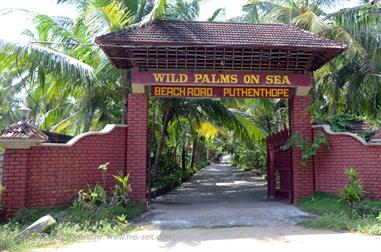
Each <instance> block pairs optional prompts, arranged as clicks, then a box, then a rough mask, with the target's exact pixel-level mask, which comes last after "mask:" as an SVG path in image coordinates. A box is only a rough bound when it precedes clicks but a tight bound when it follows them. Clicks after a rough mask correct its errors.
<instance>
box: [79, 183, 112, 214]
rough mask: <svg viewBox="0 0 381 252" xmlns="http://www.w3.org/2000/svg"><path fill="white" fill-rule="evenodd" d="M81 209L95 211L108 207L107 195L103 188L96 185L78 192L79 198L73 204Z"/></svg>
mask: <svg viewBox="0 0 381 252" xmlns="http://www.w3.org/2000/svg"><path fill="white" fill-rule="evenodd" d="M73 205H74V206H77V207H79V208H81V209H94V208H99V207H102V206H106V205H107V193H106V191H105V189H103V187H102V186H100V185H98V184H96V185H95V186H94V187H92V186H88V187H87V188H86V189H85V190H80V191H79V192H78V198H77V199H76V200H75V201H74V203H73Z"/></svg>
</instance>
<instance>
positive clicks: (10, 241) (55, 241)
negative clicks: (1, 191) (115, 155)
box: [0, 202, 145, 251]
mask: <svg viewBox="0 0 381 252" xmlns="http://www.w3.org/2000/svg"><path fill="white" fill-rule="evenodd" d="M144 210H145V206H144V204H140V203H135V202H129V203H128V204H127V205H126V206H121V205H118V206H115V205H108V206H106V207H104V208H99V209H96V210H95V211H94V210H93V209H81V208H79V207H76V206H72V207H70V208H53V209H20V210H19V211H18V212H17V213H16V216H15V217H14V218H13V219H12V220H11V221H10V222H8V223H5V224H0V251H3V250H5V251H24V250H30V249H31V248H41V247H44V246H62V245H64V244H66V243H70V242H74V241H78V240H88V239H96V238H98V237H99V238H101V237H116V236H120V235H123V234H126V233H127V232H128V231H131V230H133V229H134V228H135V226H134V225H131V224H130V223H129V222H130V220H132V219H135V218H136V217H138V216H139V215H140V214H141V213H142V212H144ZM46 214H51V215H52V216H53V218H54V219H56V220H57V225H55V226H54V227H53V228H52V229H51V230H50V232H49V233H43V234H36V235H34V236H33V237H31V239H27V240H24V241H21V242H20V241H19V240H18V239H17V235H18V234H19V232H20V231H21V230H23V229H24V228H25V227H27V226H29V225H30V224H31V223H33V222H34V221H36V220H37V219H39V218H40V217H42V216H44V215H46Z"/></svg>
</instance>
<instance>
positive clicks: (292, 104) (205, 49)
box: [95, 20, 346, 201]
mask: <svg viewBox="0 0 381 252" xmlns="http://www.w3.org/2000/svg"><path fill="white" fill-rule="evenodd" d="M95 42H96V43H97V44H98V45H99V46H100V48H101V49H102V50H103V51H104V52H105V54H106V55H107V57H108V58H109V59H110V61H111V62H112V63H113V65H114V66H115V67H116V68H119V69H125V70H126V69H128V73H130V74H131V75H130V76H131V88H130V89H129V88H126V89H128V91H129V94H128V110H127V111H128V114H127V121H128V131H127V132H128V137H127V146H126V152H127V156H126V157H127V162H126V167H127V168H126V171H127V172H130V173H131V176H130V181H131V187H132V192H131V194H130V198H131V199H133V200H141V201H144V200H146V199H147V187H148V186H149V185H148V183H149V182H148V181H149V180H148V179H147V173H146V170H147V155H148V148H147V140H148V131H147V127H148V123H147V121H148V96H155V97H162V98H185V97H195V98H212V99H213V98H272V99H288V100H289V111H290V113H289V116H290V123H289V125H290V129H291V130H290V132H283V133H278V134H276V135H274V136H270V137H269V160H268V162H269V167H270V170H269V175H270V176H269V195H270V196H272V197H274V198H285V199H288V200H289V201H293V200H294V201H295V200H298V199H300V198H302V197H304V196H307V195H309V194H311V193H313V190H314V189H313V167H312V164H307V165H306V167H303V166H302V164H301V163H300V155H301V152H300V151H299V150H297V149H293V150H290V151H282V150H281V149H280V146H281V145H282V144H283V143H284V141H286V138H287V137H288V136H289V135H290V134H294V133H296V132H298V133H299V134H301V135H303V137H304V139H306V140H312V133H311V117H310V115H309V113H308V111H307V110H306V108H307V107H308V106H309V105H310V102H311V98H310V96H309V95H308V93H309V90H310V88H311V84H312V73H313V71H315V70H317V69H319V68H320V67H321V66H323V65H324V64H325V63H327V62H328V61H330V60H331V59H333V58H334V57H336V56H337V55H338V54H340V53H341V52H343V51H344V50H345V49H346V46H345V45H342V44H339V43H336V42H335V41H332V40H329V39H325V38H322V37H319V36H316V35H314V34H312V33H310V32H306V31H303V30H301V29H298V28H296V27H293V26H289V25H279V24H277V25H272V24H239V23H218V22H216V23H212V22H187V21H169V20H167V21H165V20H161V21H154V22H150V23H147V24H144V25H141V26H134V27H130V28H127V29H124V30H121V31H119V32H114V33H109V34H106V35H103V36H100V37H97V38H96V41H95ZM126 92H127V91H126ZM125 123H127V122H125ZM291 151H292V153H291ZM291 155H292V158H291ZM291 167H292V169H291ZM291 171H292V172H291Z"/></svg>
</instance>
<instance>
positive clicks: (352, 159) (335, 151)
mask: <svg viewBox="0 0 381 252" xmlns="http://www.w3.org/2000/svg"><path fill="white" fill-rule="evenodd" d="M319 132H323V133H325V131H324V130H323V129H322V128H315V129H314V135H315V136H317V135H318V134H319ZM325 135H326V137H327V139H328V140H329V141H330V144H331V147H330V150H328V148H327V147H322V148H321V149H320V150H319V151H318V153H317V155H316V156H315V173H316V177H315V180H316V191H322V192H331V193H340V192H341V190H342V188H343V187H344V186H345V185H346V184H347V183H348V180H347V178H346V176H345V175H344V171H345V169H346V168H348V167H355V168H356V169H357V170H358V172H359V175H360V179H361V180H362V181H363V183H364V187H365V190H366V192H367V194H368V196H369V197H373V198H381V146H380V145H363V144H362V143H361V142H360V141H359V140H357V139H355V138H353V137H351V136H347V135H329V134H326V133H325Z"/></svg>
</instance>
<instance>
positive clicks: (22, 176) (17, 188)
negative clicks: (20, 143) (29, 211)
mask: <svg viewBox="0 0 381 252" xmlns="http://www.w3.org/2000/svg"><path fill="white" fill-rule="evenodd" d="M28 178H29V149H6V150H5V153H4V162H3V179H2V182H1V183H2V184H3V185H5V186H6V188H5V190H4V192H3V195H2V197H1V202H2V204H3V208H4V209H5V211H4V213H3V214H2V215H3V216H2V217H5V218H8V217H11V216H13V215H14V214H15V213H16V210H18V209H20V208H24V207H27V198H28V195H27V193H28V190H27V189H28V188H27V187H28V181H29V179H28Z"/></svg>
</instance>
